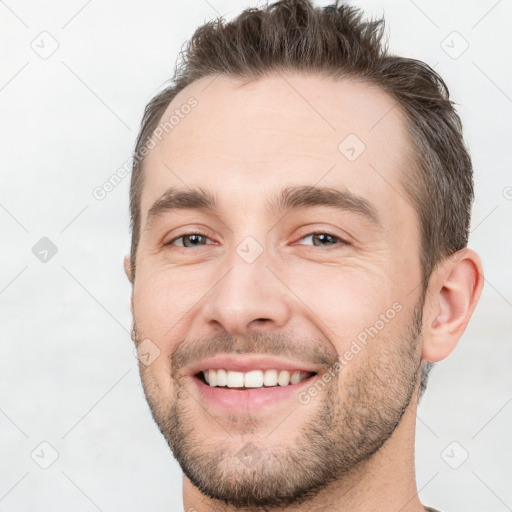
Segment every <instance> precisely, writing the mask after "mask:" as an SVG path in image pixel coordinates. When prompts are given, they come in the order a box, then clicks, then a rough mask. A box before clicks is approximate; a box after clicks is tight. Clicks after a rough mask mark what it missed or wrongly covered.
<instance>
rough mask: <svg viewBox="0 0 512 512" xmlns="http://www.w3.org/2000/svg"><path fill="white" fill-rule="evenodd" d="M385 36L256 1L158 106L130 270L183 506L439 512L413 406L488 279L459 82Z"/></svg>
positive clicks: (185, 68)
mask: <svg viewBox="0 0 512 512" xmlns="http://www.w3.org/2000/svg"><path fill="white" fill-rule="evenodd" d="M382 31H383V22H382V21H365V20H364V18H363V16H362V13H361V12H360V11H358V10H357V9H356V8H354V7H350V6H347V5H343V4H336V5H332V6H329V7H326V8H323V9H321V8H316V7H314V6H313V5H311V4H310V3H309V2H308V1H306V0H297V1H293V0H283V1H279V2H277V3H275V4H273V5H270V6H266V7H263V8H261V9H248V10H247V11H244V12H243V13H242V14H241V15H240V16H238V17H237V18H236V19H234V20H233V21H231V22H223V21H222V20H218V21H216V22H210V23H207V24H205V25H204V26H203V27H200V28H199V29H198V30H197V31H196V33H195V34H194V36H193V37H192V39H191V41H190V42H189V44H188V47H187V48H186V50H185V52H184V54H183V59H182V62H181V65H180V66H179V67H178V68H177V71H176V75H175V77H174V81H173V84H172V85H171V86H170V87H169V88H167V89H166V90H165V91H163V92H162V93H160V94H159V95H158V96H157V97H155V98H154V99H153V100H152V101H151V102H150V104H149V105H148V106H147V108H146V111H145V115H144V119H143V123H142V127H141V131H140V134H139V138H138V141H137V145H136V149H135V157H134V166H133V174H132V182H131V195H130V201H131V215H132V230H133V232H132V236H133V238H132V247H131V254H130V257H128V256H127V257H126V258H125V270H126V274H127V276H128V278H129V279H130V281H131V282H132V284H133V294H132V313H133V321H134V324H133V339H134V342H135V344H136V346H137V348H138V351H139V354H140V356H141V357H140V358H139V359H140V362H139V368H140V373H141V379H142V383H143V387H144V392H145V395H146V398H147V400H148V403H149V406H150V408H151V412H152V415H153V418H154V419H155V422H156V423H157V425H158V427H159V429H160V431H161V432H162V434H163V435H164V437H165V439H166V440H167V442H168V443H169V446H170V448H171V449H172V452H173V454H174V456H175V457H176V458H177V460H178V462H179V463H180V465H181V468H182V470H183V473H184V479H183V499H184V509H185V510H186V511H197V512H203V511H210V510H219V511H232V510H283V509H285V508H286V510H287V511H290V512H291V511H295V510H304V511H319V510H322V511H351V512H357V511H365V512H369V511H377V510H378V511H380V512H385V511H398V510H400V511H402V512H409V511H410V512H413V511H414V512H417V511H420V510H433V509H429V508H428V507H424V506H423V505H422V504H421V502H420V500H419V498H418V496H417V488H416V482H415V476H414V437H415V419H416V415H415V412H416V410H417V405H418V401H419V399H420V396H421V393H422V392H423V391H424V389H425V385H426V381H427V375H428V370H429V368H430V366H431V364H432V363H435V362H437V361H440V360H442V359H444V358H445V357H447V356H448V355H449V354H450V353H451V352H452V350H453V349H454V348H455V346H456V345H457V342H458V341H459V339H460V338H461V336H462V334H463V332H464V330H465V328H466V325H467V323H468V321H469V319H470V317H471V314H472V312H473V310H474V308H475V306H476V303H477V301H478V298H479V296H480V293H481V289H482V284H483V275H482V266H481V262H480V259H479V257H478V255H477V254H476V253H475V252H474V251H472V250H471V249H469V248H467V241H468V238H467V237H468V228H469V224H470V209H471V203H472V199H473V183H472V168H471V160H470V157H469V155H468V152H467V150H466V148H465V145H464V141H463V138H462V133H461V130H462V129H461V124H460V120H459V117H458V116H457V114H456V112H455V111H454V109H453V106H452V104H451V102H450V100H449V99H448V90H447V88H446V86H445V84H444V82H443V81H442V79H441V78H440V77H439V76H438V75H437V74H436V73H435V72H434V71H433V70H432V69H431V68H430V67H429V66H427V65H426V64H424V63H422V62H419V61H415V60H411V59H406V58H402V57H398V56H392V55H389V54H388V53H387V51H386V49H385V48H384V46H383V44H382V42H381V39H382Z"/></svg>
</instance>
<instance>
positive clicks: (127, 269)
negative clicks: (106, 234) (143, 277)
mask: <svg viewBox="0 0 512 512" xmlns="http://www.w3.org/2000/svg"><path fill="white" fill-rule="evenodd" d="M123 266H124V273H125V274H126V277H127V278H128V281H130V283H132V284H133V279H132V265H131V260H130V257H129V256H125V257H124V261H123Z"/></svg>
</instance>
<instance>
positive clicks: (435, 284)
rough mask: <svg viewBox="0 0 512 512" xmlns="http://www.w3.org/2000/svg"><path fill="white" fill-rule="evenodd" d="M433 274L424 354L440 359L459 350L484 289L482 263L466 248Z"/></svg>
mask: <svg viewBox="0 0 512 512" xmlns="http://www.w3.org/2000/svg"><path fill="white" fill-rule="evenodd" d="M432 277H433V279H432V280H431V282H430V283H429V289H430V290H429V296H430V297H429V302H430V305H429V308H428V310H429V311H428V313H427V318H425V322H424V331H423V334H424V337H423V355H422V357H423V359H425V360H426V361H431V362H437V361H441V360H442V359H444V358H445V357H447V356H448V355H449V354H450V353H451V352H452V351H453V350H454V349H455V347H456V346H457V343H458V341H459V340H460V338H461V336H462V334H463V333H464V331H465V329H466V327H467V325H468V322H469V319H470V318H471V315H472V314H473V311H474V309H475V307H476V304H477V302H478V299H479V298H480V294H481V292H482V287H483V281H484V278H483V269H482V263H481V261H480V258H479V256H478V254H477V253H476V252H475V251H473V250H471V249H468V248H465V249H462V250H460V251H458V252H457V253H455V254H452V255H451V256H450V257H448V258H446V260H445V261H444V262H443V263H442V264H441V265H440V267H439V268H438V269H437V271H436V272H435V275H433V276H432Z"/></svg>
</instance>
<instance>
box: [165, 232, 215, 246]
mask: <svg viewBox="0 0 512 512" xmlns="http://www.w3.org/2000/svg"><path fill="white" fill-rule="evenodd" d="M206 240H210V239H209V238H208V237H207V236H206V235H203V234H201V233H187V234H184V235H181V236H179V237H177V238H173V239H172V240H170V241H169V242H167V243H166V244H165V245H175V246H178V247H200V246H202V245H210V244H206ZM210 241H211V240H210ZM175 242H176V243H175ZM178 242H180V243H178ZM203 242H204V243H203Z"/></svg>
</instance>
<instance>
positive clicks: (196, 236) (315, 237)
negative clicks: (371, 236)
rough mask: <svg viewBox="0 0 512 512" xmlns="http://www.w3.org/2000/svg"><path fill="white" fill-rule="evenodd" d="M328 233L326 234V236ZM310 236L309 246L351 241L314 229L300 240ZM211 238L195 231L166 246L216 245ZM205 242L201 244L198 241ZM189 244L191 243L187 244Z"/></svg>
mask: <svg viewBox="0 0 512 512" xmlns="http://www.w3.org/2000/svg"><path fill="white" fill-rule="evenodd" d="M325 235H326V236H325ZM308 238H311V240H312V242H313V244H312V245H309V244H305V245H306V246H309V247H327V248H329V247H339V246H345V245H349V243H348V242H347V241H346V240H344V239H342V238H341V237H339V236H338V235H335V234H334V233H330V232H329V231H323V230H318V231H313V232H311V233H308V234H306V235H305V236H303V237H301V238H300V239H299V242H301V241H303V240H306V239H308ZM207 240H209V241H210V242H212V241H211V239H210V238H209V237H208V235H205V234H204V233H201V232H199V231H194V232H190V233H183V234H182V235H180V236H178V237H175V238H173V239H172V240H169V242H166V243H165V244H164V246H170V247H179V248H181V249H189V248H195V247H205V246H206V245H216V243H215V242H213V243H206V241H207ZM178 241H181V243H178V244H176V243H175V242H178ZM201 241H203V242H205V243H204V244H200V243H198V242H201ZM315 241H320V242H321V244H320V245H318V244H316V243H315ZM322 242H327V243H326V244H322ZM187 244H189V245H187ZM292 245H304V244H298V243H297V242H295V243H293V244H292Z"/></svg>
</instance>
